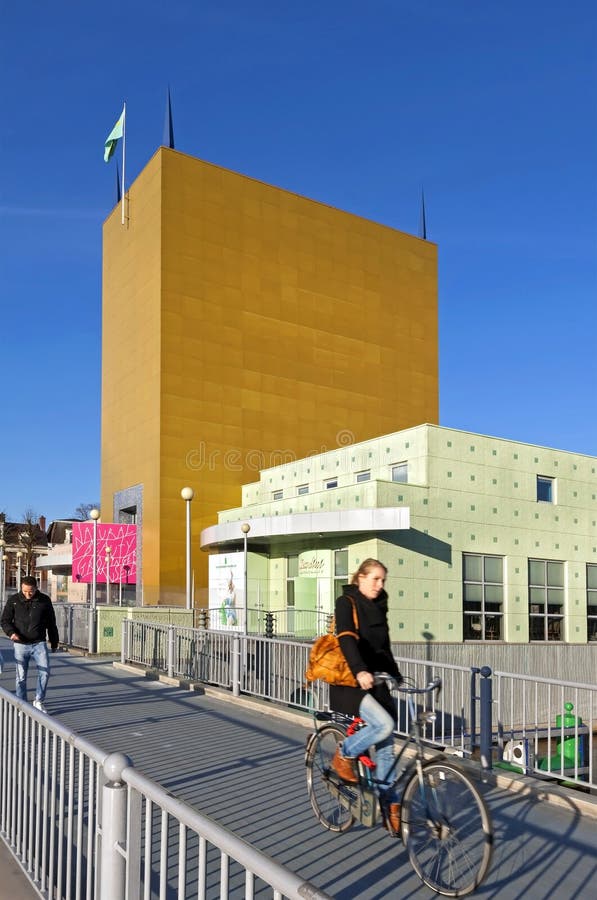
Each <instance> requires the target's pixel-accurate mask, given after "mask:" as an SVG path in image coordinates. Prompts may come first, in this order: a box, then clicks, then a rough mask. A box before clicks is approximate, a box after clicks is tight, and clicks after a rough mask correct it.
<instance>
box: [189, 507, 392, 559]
mask: <svg viewBox="0 0 597 900" xmlns="http://www.w3.org/2000/svg"><path fill="white" fill-rule="evenodd" d="M247 513H248V510H247ZM244 523H247V524H248V525H250V531H249V532H248V534H247V540H248V541H250V542H251V543H252V544H254V543H258V544H259V545H260V546H261V547H267V546H268V545H269V544H270V543H275V544H276V545H279V544H281V543H288V544H293V545H295V546H300V545H302V544H310V543H312V541H313V538H325V537H334V536H336V535H346V536H348V535H355V536H362V535H366V536H367V537H372V536H373V535H374V534H375V533H376V532H380V531H402V530H407V529H408V528H410V509H409V507H407V506H392V507H384V508H381V509H343V510H337V511H335V512H320V513H296V514H291V515H284V516H261V517H260V518H258V519H252V518H251V517H250V515H247V517H246V518H245V519H239V520H238V521H237V522H224V523H223V524H222V525H212V526H211V527H210V528H205V529H204V530H203V531H202V532H201V549H202V550H227V549H230V548H232V547H238V545H239V543H240V542H242V541H243V539H244V533H243V531H242V529H241V525H243V524H244Z"/></svg>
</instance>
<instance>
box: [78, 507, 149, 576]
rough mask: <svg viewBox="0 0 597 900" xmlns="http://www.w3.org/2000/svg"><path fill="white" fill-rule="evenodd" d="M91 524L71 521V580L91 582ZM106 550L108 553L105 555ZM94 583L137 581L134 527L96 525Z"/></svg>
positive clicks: (135, 528)
mask: <svg viewBox="0 0 597 900" xmlns="http://www.w3.org/2000/svg"><path fill="white" fill-rule="evenodd" d="M93 528H94V525H93V522H73V581H74V582H75V583H77V582H89V583H90V582H92V581H93ZM107 548H109V549H110V552H109V553H106V549H107ZM108 567H109V568H108ZM96 573H97V575H96V581H97V583H98V584H105V583H106V580H107V579H106V575H109V581H110V584H135V582H136V581H137V526H136V525H116V524H115V523H112V522H106V523H105V524H104V523H101V524H98V525H97V567H96Z"/></svg>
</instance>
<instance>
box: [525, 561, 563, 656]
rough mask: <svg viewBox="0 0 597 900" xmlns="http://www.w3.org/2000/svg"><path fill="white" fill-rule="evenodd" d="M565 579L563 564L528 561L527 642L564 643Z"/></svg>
mask: <svg viewBox="0 0 597 900" xmlns="http://www.w3.org/2000/svg"><path fill="white" fill-rule="evenodd" d="M564 579H565V570H564V563H563V562H555V561H554V560H550V559H529V640H531V641H561V640H563V637H564V636H563V627H564V584H565V581H564Z"/></svg>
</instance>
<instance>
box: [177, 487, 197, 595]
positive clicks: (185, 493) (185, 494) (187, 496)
mask: <svg viewBox="0 0 597 900" xmlns="http://www.w3.org/2000/svg"><path fill="white" fill-rule="evenodd" d="M180 496H181V497H182V499H183V500H184V501H185V504H186V513H187V566H186V570H187V602H186V607H187V609H191V608H192V605H193V604H192V602H191V501H192V499H193V497H194V496H195V491H194V490H193V488H191V487H183V489H182V491H181V492H180Z"/></svg>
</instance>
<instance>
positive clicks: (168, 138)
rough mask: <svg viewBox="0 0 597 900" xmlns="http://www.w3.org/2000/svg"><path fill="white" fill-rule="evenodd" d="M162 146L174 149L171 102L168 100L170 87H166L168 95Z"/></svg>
mask: <svg viewBox="0 0 597 900" xmlns="http://www.w3.org/2000/svg"><path fill="white" fill-rule="evenodd" d="M162 144H163V146H164V147H170V149H171V150H174V127H173V125H172V103H171V101H170V88H168V96H167V98H166V115H165V117H164V137H163V140H162Z"/></svg>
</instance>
